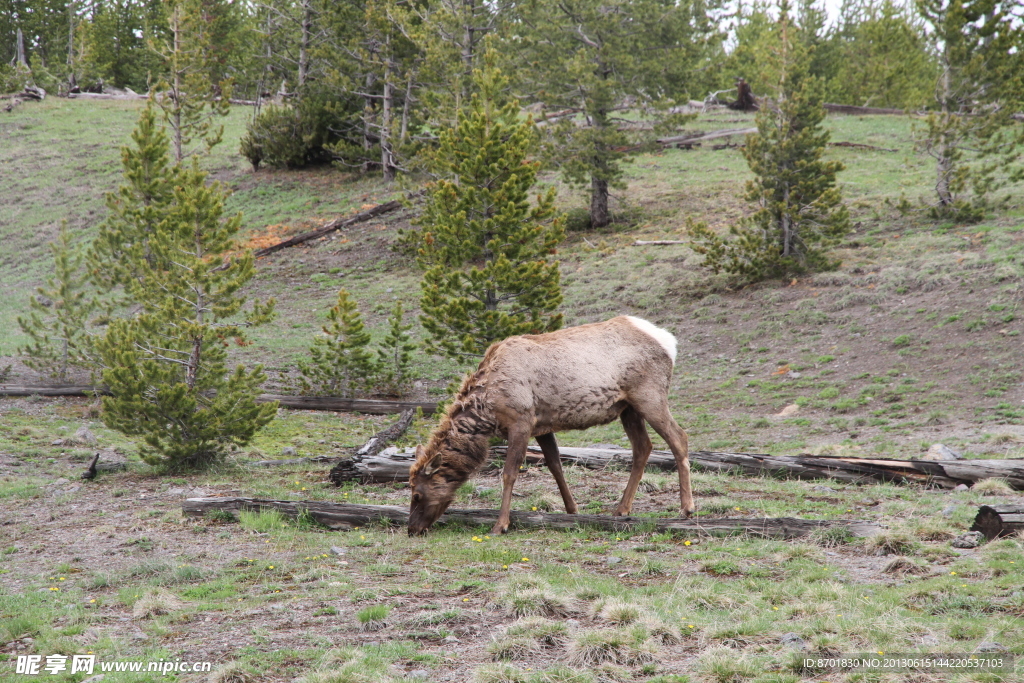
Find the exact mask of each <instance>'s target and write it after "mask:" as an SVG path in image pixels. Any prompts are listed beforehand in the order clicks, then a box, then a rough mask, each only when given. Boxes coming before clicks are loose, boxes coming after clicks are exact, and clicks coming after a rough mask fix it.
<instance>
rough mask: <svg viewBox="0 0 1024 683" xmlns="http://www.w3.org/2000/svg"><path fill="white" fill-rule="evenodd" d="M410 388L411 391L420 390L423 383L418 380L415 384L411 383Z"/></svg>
mask: <svg viewBox="0 0 1024 683" xmlns="http://www.w3.org/2000/svg"><path fill="white" fill-rule="evenodd" d="M412 387H413V389H422V388H423V382H421V381H420V380H416V381H415V382H413V383H412Z"/></svg>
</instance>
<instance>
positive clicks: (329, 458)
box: [249, 455, 341, 467]
mask: <svg viewBox="0 0 1024 683" xmlns="http://www.w3.org/2000/svg"><path fill="white" fill-rule="evenodd" d="M340 459H341V458H339V457H337V456H333V455H314V456H312V457H309V458H275V459H273V460H257V461H256V462H253V463H249V464H250V465H251V466H252V467H279V466H281V465H310V464H322V463H335V462H338V460H340Z"/></svg>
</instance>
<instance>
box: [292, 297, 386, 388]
mask: <svg viewBox="0 0 1024 683" xmlns="http://www.w3.org/2000/svg"><path fill="white" fill-rule="evenodd" d="M327 319H328V320H329V321H330V323H329V324H327V325H324V327H323V333H324V336H322V337H317V338H316V339H314V340H313V345H312V346H311V347H309V357H310V360H309V362H306V361H300V362H299V363H298V367H299V372H300V373H301V374H302V378H301V379H300V380H299V382H300V386H301V388H302V391H303V393H307V394H308V393H313V392H316V393H318V394H326V395H328V396H341V397H343V398H353V397H354V396H355V395H356V394H358V393H361V392H364V391H366V389H367V388H368V387H369V384H370V382H371V381H372V378H373V375H374V373H375V371H376V368H375V367H374V363H373V358H372V356H371V355H370V353H369V351H367V346H368V345H369V343H370V333H369V332H367V331H366V327H365V326H364V325H363V319H362V316H361V315H360V314H359V309H357V308H356V302H355V301H353V300H352V299H351V298H350V297H349V293H348V291H346V290H344V289H342V290H340V291H339V292H338V303H337V304H335V305H334V306H332V307H331V310H330V311H328V313H327Z"/></svg>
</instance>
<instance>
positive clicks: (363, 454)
mask: <svg viewBox="0 0 1024 683" xmlns="http://www.w3.org/2000/svg"><path fill="white" fill-rule="evenodd" d="M413 415H415V411H413V410H411V409H410V410H406V411H405V412H403V413H402V415H401V417H399V418H398V421H397V422H395V423H394V424H393V425H389V426H388V427H387V428H386V429H382V430H381V431H379V432H377V433H376V434H374V435H373V436H372V437H370V440H369V441H367V442H366V443H365V444H363V446H362V447H361V448H360V449H359V450H357V451H356V453H355V456H354V457H351V458H344V459H342V460H341V461H340V462H339V463H338V464H337V465H335V466H334V467H332V468H331V471H330V472H329V473H328V474H327V478H328V479H329V480H330V481H331V482H333V483H334V485H335V486H341V485H342V484H343V483H344V482H346V481H352V480H354V479H358V480H360V481H362V480H364V478H365V479H366V480H368V481H373V479H374V464H373V463H374V459H375V458H376V457H377V454H378V453H380V452H381V451H383V450H384V449H385V448H387V446H388V445H390V444H391V443H392V442H393V441H396V440H397V439H398V438H399V437H401V436H402V435H403V434H405V431H406V430H407V429H409V425H411V424H412V418H413ZM362 468H366V469H367V470H368V471H367V472H366V473H365V475H364V473H363V471H362ZM408 472H409V470H408V467H407V468H406V476H408Z"/></svg>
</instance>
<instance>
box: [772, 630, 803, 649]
mask: <svg viewBox="0 0 1024 683" xmlns="http://www.w3.org/2000/svg"><path fill="white" fill-rule="evenodd" d="M779 642H780V643H782V644H783V645H788V646H790V647H791V648H793V649H794V650H806V649H807V641H805V640H804V639H803V638H801V637H800V636H799V635H797V634H796V633H784V634H783V635H782V637H781V638H779Z"/></svg>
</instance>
